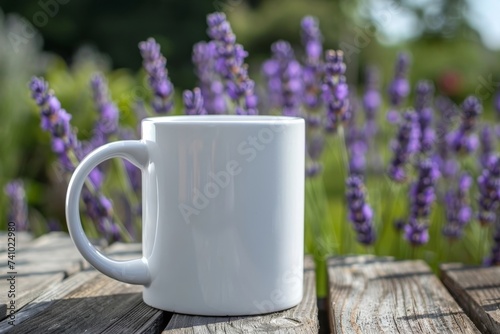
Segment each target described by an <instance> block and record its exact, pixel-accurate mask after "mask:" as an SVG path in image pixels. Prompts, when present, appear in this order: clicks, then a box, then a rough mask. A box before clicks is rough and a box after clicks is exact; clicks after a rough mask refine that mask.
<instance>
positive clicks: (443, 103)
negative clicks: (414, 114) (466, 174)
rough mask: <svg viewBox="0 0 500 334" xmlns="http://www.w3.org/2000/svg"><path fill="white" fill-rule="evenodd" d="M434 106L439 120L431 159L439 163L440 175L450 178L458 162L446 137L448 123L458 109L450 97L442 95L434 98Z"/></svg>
mask: <svg viewBox="0 0 500 334" xmlns="http://www.w3.org/2000/svg"><path fill="white" fill-rule="evenodd" d="M435 106H436V109H437V110H438V111H439V120H438V123H437V125H436V132H435V137H436V152H435V154H434V157H433V159H434V161H436V163H437V164H438V165H439V171H440V172H441V175H442V176H443V177H445V178H451V177H453V176H455V175H456V173H457V171H458V164H457V161H456V160H455V159H454V156H453V154H452V153H453V152H452V151H451V150H450V147H449V145H448V141H447V137H448V134H449V131H450V125H451V124H453V123H454V122H455V120H456V118H457V117H458V116H459V110H458V107H457V106H456V105H455V104H454V103H453V102H452V101H451V100H450V99H448V98H445V97H443V96H440V97H438V98H436V101H435Z"/></svg>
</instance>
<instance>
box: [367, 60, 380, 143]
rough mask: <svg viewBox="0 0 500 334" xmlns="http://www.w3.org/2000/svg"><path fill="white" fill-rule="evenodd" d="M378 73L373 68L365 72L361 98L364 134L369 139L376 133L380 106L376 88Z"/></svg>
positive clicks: (377, 88)
mask: <svg viewBox="0 0 500 334" xmlns="http://www.w3.org/2000/svg"><path fill="white" fill-rule="evenodd" d="M378 82H379V73H378V70H377V69H376V68H375V67H370V68H368V69H367V71H366V89H365V94H364V96H363V109H364V111H365V115H366V124H365V132H366V133H367V135H368V136H369V137H373V136H374V135H375V134H376V133H377V120H376V117H377V112H378V110H379V109H380V105H381V104H382V97H381V96H380V91H379V87H378Z"/></svg>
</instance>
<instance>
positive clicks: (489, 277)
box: [440, 264, 500, 333]
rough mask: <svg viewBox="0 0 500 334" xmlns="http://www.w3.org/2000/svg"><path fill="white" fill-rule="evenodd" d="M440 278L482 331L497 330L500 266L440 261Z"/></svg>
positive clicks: (491, 331) (499, 309) (498, 330)
mask: <svg viewBox="0 0 500 334" xmlns="http://www.w3.org/2000/svg"><path fill="white" fill-rule="evenodd" d="M440 270H441V280H442V281H443V283H444V285H445V286H446V287H447V288H448V290H449V291H450V293H451V294H452V296H453V297H455V299H456V301H457V302H458V304H459V305H460V306H461V307H462V308H463V310H464V311H465V313H467V315H468V316H469V317H470V318H471V319H472V321H474V323H475V324H476V326H477V328H479V329H480V330H481V332H483V333H500V267H490V268H485V267H477V266H464V265H462V264H443V265H441V266H440Z"/></svg>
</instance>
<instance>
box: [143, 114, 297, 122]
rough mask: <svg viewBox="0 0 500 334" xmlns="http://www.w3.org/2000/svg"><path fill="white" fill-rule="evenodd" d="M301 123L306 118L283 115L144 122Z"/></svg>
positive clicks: (171, 118) (163, 118)
mask: <svg viewBox="0 0 500 334" xmlns="http://www.w3.org/2000/svg"><path fill="white" fill-rule="evenodd" d="M277 122H279V123H301V122H304V118H302V117H295V116H281V115H276V116H275V115H175V116H154V117H147V118H144V119H143V120H142V123H155V124H158V123H159V124H161V123H181V124H196V123H200V124H207V123H223V124H262V123H267V124H268V123H277Z"/></svg>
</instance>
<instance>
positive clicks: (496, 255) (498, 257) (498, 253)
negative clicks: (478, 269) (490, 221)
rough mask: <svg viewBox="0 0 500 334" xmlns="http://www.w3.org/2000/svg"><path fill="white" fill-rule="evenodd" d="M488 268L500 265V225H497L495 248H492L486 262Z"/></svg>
mask: <svg viewBox="0 0 500 334" xmlns="http://www.w3.org/2000/svg"><path fill="white" fill-rule="evenodd" d="M484 264H485V265H486V266H498V265H500V224H498V223H497V224H495V232H494V234H493V246H492V247H491V253H490V256H489V257H487V258H486V259H485V260H484Z"/></svg>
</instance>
